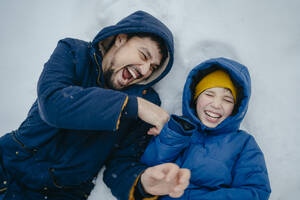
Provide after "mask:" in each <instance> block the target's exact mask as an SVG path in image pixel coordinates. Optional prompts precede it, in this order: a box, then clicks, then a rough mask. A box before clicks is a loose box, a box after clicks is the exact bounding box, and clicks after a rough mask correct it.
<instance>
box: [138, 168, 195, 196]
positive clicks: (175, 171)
mask: <svg viewBox="0 0 300 200" xmlns="http://www.w3.org/2000/svg"><path fill="white" fill-rule="evenodd" d="M190 177H191V172H190V170H189V169H184V168H179V167H178V166H177V165H176V164H174V163H164V164H161V165H156V166H153V167H149V168H147V169H146V170H145V171H144V173H143V174H142V176H141V183H142V185H143V187H144V190H145V191H146V192H147V193H149V194H152V195H169V196H170V197H173V198H178V197H180V196H181V195H183V193H184V190H185V189H186V188H187V186H188V185H189V180H190Z"/></svg>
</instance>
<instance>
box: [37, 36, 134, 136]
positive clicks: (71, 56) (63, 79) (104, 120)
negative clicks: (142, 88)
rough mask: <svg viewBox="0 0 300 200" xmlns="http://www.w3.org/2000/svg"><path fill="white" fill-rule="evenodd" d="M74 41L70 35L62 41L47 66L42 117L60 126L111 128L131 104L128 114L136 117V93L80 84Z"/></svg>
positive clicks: (41, 99)
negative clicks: (77, 78) (133, 94)
mask: <svg viewBox="0 0 300 200" xmlns="http://www.w3.org/2000/svg"><path fill="white" fill-rule="evenodd" d="M73 43H74V42H73ZM73 43H72V40H70V39H65V40H61V41H59V43H58V45H57V47H56V49H55V50H54V52H53V54H52V55H51V57H50V59H49V60H48V62H47V63H46V64H45V66H44V69H43V71H42V74H41V76H40V78H39V81H38V91H37V92H38V106H39V113H40V115H41V118H42V119H43V120H44V121H45V122H46V123H47V124H49V125H51V126H54V127H57V128H64V129H77V130H110V131H114V130H117V129H118V124H119V120H120V116H121V114H122V111H123V110H124V109H126V106H129V107H130V108H131V109H129V110H130V111H131V112H130V113H129V114H130V116H129V114H128V113H127V112H126V113H127V114H128V117H132V118H136V117H137V100H136V97H134V96H130V97H129V96H127V95H126V94H125V93H123V92H119V91H115V90H110V89H104V88H100V87H87V88H84V87H82V86H80V83H78V82H79V81H78V80H76V74H75V73H76V66H77V63H76V62H77V61H78V59H79V58H76V54H75V53H74V49H75V47H76V46H74V44H73ZM86 67H87V68H88V67H90V66H86ZM95 73H96V72H95Z"/></svg>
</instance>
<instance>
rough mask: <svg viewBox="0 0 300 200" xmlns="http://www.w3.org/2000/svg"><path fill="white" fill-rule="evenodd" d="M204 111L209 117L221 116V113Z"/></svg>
mask: <svg viewBox="0 0 300 200" xmlns="http://www.w3.org/2000/svg"><path fill="white" fill-rule="evenodd" d="M205 113H206V114H207V115H208V116H209V117H212V118H220V117H221V115H219V114H216V113H213V112H210V111H205Z"/></svg>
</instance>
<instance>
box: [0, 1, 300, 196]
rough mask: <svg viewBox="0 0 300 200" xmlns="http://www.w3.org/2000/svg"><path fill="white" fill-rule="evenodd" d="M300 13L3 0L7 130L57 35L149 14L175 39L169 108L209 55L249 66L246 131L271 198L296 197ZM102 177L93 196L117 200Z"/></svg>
mask: <svg viewBox="0 0 300 200" xmlns="http://www.w3.org/2000/svg"><path fill="white" fill-rule="evenodd" d="M299 9H300V1H298V0H248V1H246V0H227V1H222V0H194V1H193V0H185V1H180V0H178V1H175V0H164V1H161V0H143V1H141V0H126V1H121V0H114V1H111V0H85V1H81V0H65V1H61V0H51V1H39V0H27V1H18V0H1V2H0V27H1V32H0V45H1V46H0V60H1V62H0V91H1V99H0V124H1V127H0V135H3V134H4V133H6V132H8V131H10V130H12V129H16V128H17V127H18V125H19V124H20V123H21V122H22V120H23V119H24V118H25V116H26V114H27V111H28V109H29V108H30V106H31V104H32V103H33V101H34V99H35V98H36V83H37V80H38V77H39V74H40V72H41V70H42V67H43V63H45V62H46V60H47V59H48V58H49V56H50V54H51V52H52V51H53V49H54V48H55V46H56V43H57V41H58V40H59V39H61V38H64V37H76V38H80V39H83V40H88V41H89V40H92V39H93V37H94V36H95V35H96V33H97V32H98V31H99V30H100V29H101V28H102V27H104V26H106V25H111V24H113V23H115V22H117V21H118V20H120V19H121V18H122V17H124V16H127V15H128V14H130V13H132V12H133V11H135V10H145V11H148V12H150V13H151V14H153V15H154V16H156V17H158V18H159V19H161V20H162V21H163V22H165V23H166V24H167V25H168V26H169V27H170V29H171V30H172V32H173V33H174V36H175V50H176V53H175V63H174V67H173V70H172V71H171V73H170V74H169V75H168V76H167V77H166V78H165V79H164V80H163V81H161V82H160V83H159V84H158V85H156V89H157V90H158V91H159V93H160V95H161V98H162V101H163V107H164V108H166V109H167V110H168V111H169V112H171V113H174V112H175V113H178V114H179V113H180V110H181V98H179V97H180V96H181V93H182V88H183V84H184V80H185V78H186V75H187V73H188V72H189V70H190V69H191V68H192V67H193V66H195V65H196V64H198V63H200V62H202V61H204V60H205V59H208V58H212V57H219V56H223V57H228V58H233V59H236V60H238V61H240V62H241V63H243V64H245V65H246V66H248V68H249V70H250V73H251V76H252V88H253V95H252V100H251V102H250V107H249V111H248V114H247V116H246V119H245V121H244V123H243V124H242V127H243V128H244V129H246V130H247V131H249V132H250V133H252V134H253V135H254V136H255V138H256V140H257V142H258V143H259V145H260V147H261V149H262V150H263V152H264V153H265V157H266V162H267V167H268V170H269V175H270V180H271V186H272V190H273V192H272V194H271V198H270V199H271V200H282V199H284V200H294V199H299V196H300V170H299V168H300V156H299V144H300V135H299V133H300V125H299V121H300V117H299V114H298V112H299V111H300V109H299V105H298V103H299V102H300V94H298V92H300V90H299V89H300V86H299V83H297V81H296V78H297V76H299V75H300V68H299V67H300V59H299V57H300V13H299ZM101 177H102V175H101V173H100V175H99V178H98V179H97V185H96V188H95V189H94V190H93V192H92V195H91V196H90V197H89V200H96V199H97V200H108V199H111V200H113V199H115V198H114V197H112V195H111V193H110V191H109V189H108V188H107V187H106V186H105V185H104V184H103V182H102V178H101Z"/></svg>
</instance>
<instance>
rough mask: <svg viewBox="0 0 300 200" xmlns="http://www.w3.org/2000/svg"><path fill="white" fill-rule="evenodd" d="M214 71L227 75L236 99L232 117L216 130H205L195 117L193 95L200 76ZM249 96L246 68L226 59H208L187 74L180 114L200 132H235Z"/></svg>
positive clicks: (249, 84) (249, 81) (244, 111)
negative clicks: (224, 72)
mask: <svg viewBox="0 0 300 200" xmlns="http://www.w3.org/2000/svg"><path fill="white" fill-rule="evenodd" d="M215 69H223V70H225V71H227V72H228V73H229V75H230V77H231V79H232V81H233V82H234V84H235V86H236V87H237V90H238V98H237V102H236V105H235V108H234V111H233V114H232V115H230V116H229V117H228V118H227V119H225V120H224V121H223V122H222V123H221V124H219V125H218V126H217V127H216V128H207V127H206V126H204V125H203V124H202V123H201V122H200V120H199V119H198V117H197V114H196V111H195V107H194V102H193V96H194V95H193V93H194V89H195V85H196V84H197V83H198V82H199V81H200V79H201V76H202V77H203V74H207V73H208V72H211V71H214V70H215ZM201 74H202V75H201ZM250 94H251V80H250V75H249V71H248V69H247V67H245V66H244V65H242V64H240V63H238V62H235V61H233V60H230V59H226V58H215V59H210V60H207V61H205V62H203V63H201V64H199V65H197V66H196V67H195V68H194V69H193V70H192V71H191V72H190V73H189V75H188V78H187V80H186V83H185V86H184V91H183V101H182V112H183V115H185V116H187V117H188V118H190V119H191V120H192V121H193V122H194V123H196V124H198V125H199V126H200V127H201V130H207V131H209V132H211V133H218V132H228V131H235V130H237V129H239V127H240V123H241V122H242V120H243V118H244V117H245V114H246V112H247V109H248V103H249V98H250Z"/></svg>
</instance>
